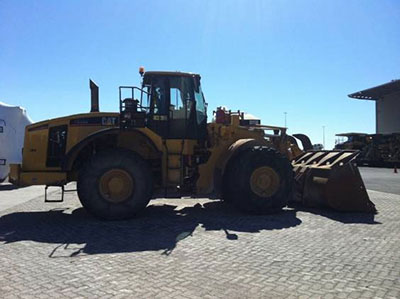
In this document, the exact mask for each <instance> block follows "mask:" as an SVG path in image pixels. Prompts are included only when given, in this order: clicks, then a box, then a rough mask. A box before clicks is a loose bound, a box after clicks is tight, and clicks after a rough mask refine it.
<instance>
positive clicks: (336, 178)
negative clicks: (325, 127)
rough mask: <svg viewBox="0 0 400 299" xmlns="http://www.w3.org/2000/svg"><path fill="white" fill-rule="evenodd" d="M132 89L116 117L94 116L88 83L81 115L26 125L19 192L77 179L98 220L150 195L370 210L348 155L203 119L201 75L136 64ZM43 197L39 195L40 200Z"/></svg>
mask: <svg viewBox="0 0 400 299" xmlns="http://www.w3.org/2000/svg"><path fill="white" fill-rule="evenodd" d="M139 73H140V74H141V77H142V83H141V86H140V87H135V86H120V87H119V108H120V109H119V110H120V111H119V113H109V112H99V97H98V95H99V91H98V87H97V85H96V84H95V83H94V82H93V81H90V89H91V103H92V105H91V111H90V113H84V114H77V115H71V116H66V117H61V118H56V119H51V120H46V121H41V122H38V123H34V124H32V125H29V126H27V128H26V134H25V142H24V148H23V162H22V164H21V165H19V164H13V165H11V173H10V181H11V182H12V183H14V184H16V185H19V186H28V185H46V189H47V187H48V186H59V187H61V188H62V190H64V189H63V186H64V185H65V184H67V183H68V182H72V181H76V182H77V192H78V196H79V199H80V201H81V203H82V205H83V207H84V208H86V210H87V211H88V212H89V213H91V214H93V215H94V216H96V217H99V218H102V219H106V220H119V219H126V218H131V217H134V216H135V215H137V214H138V213H139V212H140V211H141V210H143V209H144V208H145V207H146V205H147V204H148V203H149V201H150V200H151V199H152V198H158V197H184V196H191V197H209V198H216V199H223V200H225V201H226V202H227V203H230V204H232V205H234V206H236V207H237V208H238V209H240V210H242V211H245V212H250V213H257V214H266V213H274V212H277V211H279V210H281V209H282V208H283V207H285V206H286V205H287V204H288V203H289V202H291V201H297V202H298V203H300V204H303V205H305V206H311V207H321V206H324V207H331V208H334V209H336V210H339V211H358V212H368V213H374V212H375V211H376V210H375V207H374V204H373V203H372V202H371V201H370V200H369V198H368V194H367V192H366V190H365V187H364V184H363V181H362V179H361V177H360V173H359V171H358V169H357V167H356V166H355V165H354V164H353V163H352V160H353V159H354V157H355V156H356V155H357V152H354V151H303V150H301V149H300V147H299V146H298V145H297V141H296V138H295V137H297V139H299V140H300V141H301V142H302V143H303V149H308V148H310V146H311V142H310V141H309V139H308V138H307V136H305V135H302V134H299V135H294V137H293V136H289V135H287V134H286V128H283V127H278V126H267V125H262V124H261V123H260V120H258V119H254V117H253V118H252V117H247V115H246V114H245V113H243V112H241V111H228V110H226V109H224V108H222V107H219V108H218V109H216V111H215V115H214V120H213V121H212V122H209V123H208V122H207V104H206V101H205V98H204V94H203V92H202V88H201V84H200V81H201V77H200V75H198V74H194V73H184V72H168V71H147V72H145V71H144V69H143V68H140V70H139ZM45 198H46V200H47V196H46V197H45Z"/></svg>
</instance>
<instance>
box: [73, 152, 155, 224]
mask: <svg viewBox="0 0 400 299" xmlns="http://www.w3.org/2000/svg"><path fill="white" fill-rule="evenodd" d="M77 189H78V196H79V200H80V201H81V203H82V206H83V207H84V208H85V209H86V210H87V211H88V212H89V213H90V214H92V215H94V216H96V217H98V218H101V219H105V220H122V219H128V218H132V217H134V216H135V215H136V214H137V213H138V212H140V211H141V210H143V209H144V208H145V207H146V206H147V204H148V203H149V201H150V198H151V196H152V193H153V181H152V175H151V171H150V168H149V166H148V165H147V163H146V161H145V160H143V159H142V158H141V157H139V156H138V155H136V154H135V153H132V152H130V151H127V150H121V149H118V150H108V151H104V152H99V153H98V154H96V155H95V156H93V157H92V158H91V159H90V160H89V161H88V162H87V163H86V164H85V165H84V167H83V168H82V169H81V170H80V171H79V175H78V182H77Z"/></svg>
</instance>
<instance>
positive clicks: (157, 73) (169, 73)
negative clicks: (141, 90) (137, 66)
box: [144, 71, 200, 77]
mask: <svg viewBox="0 0 400 299" xmlns="http://www.w3.org/2000/svg"><path fill="white" fill-rule="evenodd" d="M144 76H145V77H146V76H177V77H200V75H199V74H195V73H189V72H174V71H149V72H145V73H144Z"/></svg>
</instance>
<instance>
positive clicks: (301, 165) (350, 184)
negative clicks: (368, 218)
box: [292, 151, 376, 213]
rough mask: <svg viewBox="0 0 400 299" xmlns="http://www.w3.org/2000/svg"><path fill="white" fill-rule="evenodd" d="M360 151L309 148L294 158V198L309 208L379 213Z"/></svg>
mask: <svg viewBox="0 0 400 299" xmlns="http://www.w3.org/2000/svg"><path fill="white" fill-rule="evenodd" d="M358 153H359V152H358V151H308V152H305V153H303V154H302V155H300V156H299V157H297V158H296V159H295V160H293V162H292V165H293V171H294V177H295V186H296V190H295V197H294V201H297V202H301V203H302V204H303V205H304V206H307V207H329V208H332V209H334V210H337V211H343V212H365V213H376V208H375V205H374V204H373V203H372V202H371V201H370V199H369V197H368V193H367V190H366V189H365V186H364V182H363V180H362V178H361V175H360V172H359V170H358V168H357V166H356V165H355V163H353V162H352V161H353V160H354V158H356V156H357V155H358Z"/></svg>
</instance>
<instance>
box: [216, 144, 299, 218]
mask: <svg viewBox="0 0 400 299" xmlns="http://www.w3.org/2000/svg"><path fill="white" fill-rule="evenodd" d="M292 196H293V170H292V166H291V164H290V162H289V160H288V159H287V158H286V157H284V156H283V155H282V154H280V153H279V152H277V151H276V150H274V149H272V148H268V147H265V146H257V147H253V148H250V149H247V150H244V151H243V152H241V153H239V154H238V155H237V156H235V157H233V159H232V161H230V162H229V163H228V165H227V167H226V170H225V174H224V193H223V197H224V199H225V200H226V201H227V202H232V203H233V204H234V205H235V206H236V207H237V208H239V209H240V210H242V211H245V212H250V213H257V214H269V213H274V212H277V211H279V210H281V209H282V208H283V207H285V206H286V205H287V203H288V201H289V199H290V198H291V197H292Z"/></svg>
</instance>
